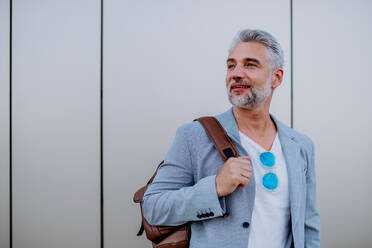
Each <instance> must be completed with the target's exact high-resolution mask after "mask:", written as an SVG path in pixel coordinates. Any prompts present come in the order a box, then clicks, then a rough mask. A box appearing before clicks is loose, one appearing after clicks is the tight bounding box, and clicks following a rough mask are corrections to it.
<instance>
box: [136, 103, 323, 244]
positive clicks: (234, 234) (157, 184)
mask: <svg viewBox="0 0 372 248" xmlns="http://www.w3.org/2000/svg"><path fill="white" fill-rule="evenodd" d="M216 118H217V119H218V121H219V122H220V123H221V125H222V126H223V128H224V129H225V130H226V132H227V134H228V135H229V137H230V138H231V140H232V141H233V143H234V145H235V146H236V148H237V149H238V151H239V155H240V156H249V154H247V152H246V151H245V149H244V148H243V147H242V145H241V144H240V138H239V132H238V127H237V124H236V121H235V118H234V115H233V112H232V108H231V109H230V110H228V111H227V112H225V113H223V114H221V115H218V116H216ZM271 118H272V119H273V121H274V122H275V124H276V126H277V130H278V135H279V139H280V142H281V145H282V150H283V153H284V157H285V160H286V164H287V171H288V184H289V196H290V211H291V234H290V235H289V237H288V240H287V245H286V247H291V244H292V242H293V243H294V246H295V247H296V248H300V247H309V248H310V247H320V233H319V228H320V223H319V214H318V211H317V208H316V196H315V188H316V187H315V168H314V145H313V142H312V141H311V140H310V139H309V138H308V137H306V136H304V135H302V134H300V133H298V132H296V131H294V130H293V129H291V128H289V127H287V126H286V125H284V124H283V123H281V122H279V121H278V120H277V119H276V118H275V117H274V116H272V115H271ZM222 165H223V161H222V159H221V158H220V156H219V154H218V152H217V151H216V150H215V148H214V147H213V144H212V142H211V141H210V140H209V138H208V136H207V134H206V133H205V131H204V129H203V127H202V126H201V124H200V123H199V122H192V123H188V124H185V125H183V126H181V127H180V128H178V130H177V133H176V137H175V139H174V141H173V144H172V146H171V148H170V150H169V151H168V153H167V155H166V157H165V162H164V164H163V165H162V166H161V167H160V168H159V171H158V174H157V176H156V177H155V179H154V181H153V183H152V184H151V185H150V186H149V187H148V189H147V191H146V193H145V195H144V198H143V214H144V216H145V218H146V220H147V221H148V222H149V223H150V224H153V225H170V226H172V225H180V224H183V223H186V222H189V221H193V224H192V225H191V240H190V247H202V248H204V247H213V248H216V247H224V248H228V247H231V248H247V245H248V238H249V231H250V228H249V225H250V223H251V218H252V211H253V205H254V200H255V180H254V176H253V175H252V177H251V180H250V182H249V184H248V185H247V186H246V187H244V188H241V189H236V190H235V191H234V192H233V193H232V194H230V195H227V196H225V197H222V198H218V197H217V192H216V185H215V178H216V175H217V173H218V171H219V169H220V167H221V166H222ZM253 173H254V172H253ZM224 213H228V214H229V215H228V217H225V218H224V217H221V216H222V215H223V214H224Z"/></svg>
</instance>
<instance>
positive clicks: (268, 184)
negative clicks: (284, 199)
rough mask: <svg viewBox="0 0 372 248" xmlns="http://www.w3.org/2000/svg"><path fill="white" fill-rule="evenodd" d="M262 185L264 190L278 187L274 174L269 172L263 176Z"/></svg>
mask: <svg viewBox="0 0 372 248" xmlns="http://www.w3.org/2000/svg"><path fill="white" fill-rule="evenodd" d="M262 183H263V185H264V186H265V188H267V189H270V190H274V189H276V187H278V178H277V176H276V175H275V174H274V173H272V172H269V173H267V174H265V175H264V176H263V178H262Z"/></svg>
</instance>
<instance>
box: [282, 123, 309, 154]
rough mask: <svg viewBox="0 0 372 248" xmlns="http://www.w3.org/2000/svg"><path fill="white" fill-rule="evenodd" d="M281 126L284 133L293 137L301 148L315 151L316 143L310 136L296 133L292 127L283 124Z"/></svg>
mask: <svg viewBox="0 0 372 248" xmlns="http://www.w3.org/2000/svg"><path fill="white" fill-rule="evenodd" d="M280 126H281V128H282V129H283V131H284V132H285V133H287V134H288V135H289V136H291V137H293V140H294V141H295V142H296V143H297V144H299V145H300V146H301V147H303V148H305V149H307V150H312V149H313V147H314V142H313V140H312V139H311V138H310V137H309V136H307V135H305V134H303V133H300V132H299V131H296V130H294V129H293V128H291V127H288V126H287V125H285V124H283V123H280Z"/></svg>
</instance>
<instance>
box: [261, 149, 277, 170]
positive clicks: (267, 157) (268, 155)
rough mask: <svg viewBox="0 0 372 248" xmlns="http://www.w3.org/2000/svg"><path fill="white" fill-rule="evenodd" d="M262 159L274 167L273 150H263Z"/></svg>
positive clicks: (264, 162)
mask: <svg viewBox="0 0 372 248" xmlns="http://www.w3.org/2000/svg"><path fill="white" fill-rule="evenodd" d="M260 161H261V163H262V164H264V165H266V166H269V167H273V166H274V164H275V157H274V154H272V153H271V152H263V153H261V155H260Z"/></svg>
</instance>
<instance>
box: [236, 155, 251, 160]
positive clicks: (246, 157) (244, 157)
mask: <svg viewBox="0 0 372 248" xmlns="http://www.w3.org/2000/svg"><path fill="white" fill-rule="evenodd" d="M239 158H242V159H245V160H251V158H250V157H249V156H242V157H239Z"/></svg>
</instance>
